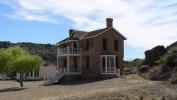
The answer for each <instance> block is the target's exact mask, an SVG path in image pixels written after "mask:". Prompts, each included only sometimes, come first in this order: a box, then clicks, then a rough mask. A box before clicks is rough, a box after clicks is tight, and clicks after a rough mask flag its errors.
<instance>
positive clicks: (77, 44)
mask: <svg viewBox="0 0 177 100" xmlns="http://www.w3.org/2000/svg"><path fill="white" fill-rule="evenodd" d="M76 44H77V50H76V51H77V53H79V50H78V49H79V43H78V42H76Z"/></svg>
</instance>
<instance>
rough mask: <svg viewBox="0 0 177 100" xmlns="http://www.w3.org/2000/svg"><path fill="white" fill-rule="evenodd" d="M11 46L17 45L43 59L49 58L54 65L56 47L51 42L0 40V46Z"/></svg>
mask: <svg viewBox="0 0 177 100" xmlns="http://www.w3.org/2000/svg"><path fill="white" fill-rule="evenodd" d="M11 46H19V47H21V48H23V49H24V50H25V51H27V52H28V53H29V54H31V55H38V56H40V57H41V58H42V59H44V60H50V61H51V62H52V63H53V64H55V65H56V61H57V57H56V53H57V49H56V47H57V46H56V45H53V44H36V43H30V42H21V43H11V42H9V41H0V48H9V47H11Z"/></svg>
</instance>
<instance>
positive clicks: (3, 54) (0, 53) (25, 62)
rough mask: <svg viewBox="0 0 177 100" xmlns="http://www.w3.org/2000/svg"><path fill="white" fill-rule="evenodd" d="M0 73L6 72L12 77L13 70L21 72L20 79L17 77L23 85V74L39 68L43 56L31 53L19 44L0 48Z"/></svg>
mask: <svg viewBox="0 0 177 100" xmlns="http://www.w3.org/2000/svg"><path fill="white" fill-rule="evenodd" d="M0 62H1V63H0V73H6V74H7V75H8V76H9V77H10V78H12V79H15V78H14V77H13V76H12V73H13V72H16V73H19V74H20V79H15V80H16V81H17V82H19V83H20V84H21V86H23V83H22V82H23V80H24V79H23V75H24V73H25V72H26V71H31V70H34V69H38V68H39V67H40V65H41V63H42V58H40V57H39V56H36V55H30V54H29V53H27V52H26V51H24V50H23V49H22V48H20V47H18V46H14V47H10V48H7V49H0Z"/></svg>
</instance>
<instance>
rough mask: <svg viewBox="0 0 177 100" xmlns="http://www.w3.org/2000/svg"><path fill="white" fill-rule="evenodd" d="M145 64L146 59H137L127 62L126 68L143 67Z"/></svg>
mask: <svg viewBox="0 0 177 100" xmlns="http://www.w3.org/2000/svg"><path fill="white" fill-rule="evenodd" d="M144 64H145V59H139V58H136V59H134V60H133V61H129V62H127V64H125V67H132V66H137V67H138V66H141V65H144Z"/></svg>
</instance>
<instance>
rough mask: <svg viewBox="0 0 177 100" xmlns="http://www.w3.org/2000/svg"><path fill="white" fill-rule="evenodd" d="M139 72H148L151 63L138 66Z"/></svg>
mask: <svg viewBox="0 0 177 100" xmlns="http://www.w3.org/2000/svg"><path fill="white" fill-rule="evenodd" d="M137 69H138V72H139V73H144V72H147V71H148V69H149V65H142V66H140V67H138V68H137Z"/></svg>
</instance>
